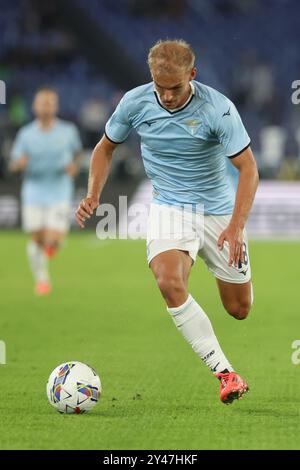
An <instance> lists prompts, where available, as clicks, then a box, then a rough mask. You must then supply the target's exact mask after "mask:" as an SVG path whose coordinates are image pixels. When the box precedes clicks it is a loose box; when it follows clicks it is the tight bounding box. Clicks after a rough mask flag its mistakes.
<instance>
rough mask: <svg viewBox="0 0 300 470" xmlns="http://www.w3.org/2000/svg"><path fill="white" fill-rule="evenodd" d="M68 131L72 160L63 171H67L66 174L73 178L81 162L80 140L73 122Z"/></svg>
mask: <svg viewBox="0 0 300 470" xmlns="http://www.w3.org/2000/svg"><path fill="white" fill-rule="evenodd" d="M70 131H71V133H70V139H71V146H72V153H73V160H72V161H71V162H70V163H69V164H68V165H66V166H65V172H66V173H68V175H69V176H71V177H72V178H75V177H76V176H77V175H78V173H79V171H80V167H81V163H82V142H81V139H80V134H79V131H78V129H77V127H76V126H75V125H74V124H73V125H72V127H71V129H70Z"/></svg>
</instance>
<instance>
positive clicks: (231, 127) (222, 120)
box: [216, 99, 250, 158]
mask: <svg viewBox="0 0 300 470" xmlns="http://www.w3.org/2000/svg"><path fill="white" fill-rule="evenodd" d="M217 112H218V116H217V126H216V134H217V137H218V139H219V142H220V143H221V144H222V145H223V147H224V149H225V153H226V156H227V157H228V158H234V157H237V156H238V155H239V154H240V153H241V152H243V150H245V149H246V148H247V147H249V145H250V137H249V135H248V134H247V131H246V129H245V127H244V124H243V122H242V119H241V117H240V115H239V113H238V111H237V109H236V107H235V105H234V104H233V103H232V102H231V101H230V100H229V99H227V100H226V101H224V103H223V104H222V106H220V107H219V109H218V111H217Z"/></svg>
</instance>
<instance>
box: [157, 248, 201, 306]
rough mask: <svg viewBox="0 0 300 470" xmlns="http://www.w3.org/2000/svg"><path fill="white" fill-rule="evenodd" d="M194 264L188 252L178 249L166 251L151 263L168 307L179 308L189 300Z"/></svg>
mask: <svg viewBox="0 0 300 470" xmlns="http://www.w3.org/2000/svg"><path fill="white" fill-rule="evenodd" d="M192 263H193V260H192V258H191V257H190V256H189V253H188V252H186V251H181V250H176V249H173V250H168V251H164V252H162V253H160V254H159V255H157V256H155V257H154V258H153V259H152V261H151V262H150V268H151V270H152V272H153V274H154V277H155V279H156V282H157V285H158V287H159V289H160V291H161V293H162V295H163V297H164V299H165V301H166V304H167V306H168V307H178V306H179V305H182V304H183V303H184V302H185V301H186V300H187V298H188V278H189V274H190V270H191V266H192Z"/></svg>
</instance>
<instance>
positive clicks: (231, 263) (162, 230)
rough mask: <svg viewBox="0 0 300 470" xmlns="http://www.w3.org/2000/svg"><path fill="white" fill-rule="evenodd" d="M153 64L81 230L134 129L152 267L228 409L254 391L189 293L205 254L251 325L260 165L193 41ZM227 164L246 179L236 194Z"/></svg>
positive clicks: (172, 45)
mask: <svg viewBox="0 0 300 470" xmlns="http://www.w3.org/2000/svg"><path fill="white" fill-rule="evenodd" d="M148 63H149V66H150V71H151V75H152V79H153V82H151V83H148V84H146V85H142V86H140V87H137V88H135V89H133V90H131V91H129V92H128V93H126V94H125V95H124V97H123V98H122V100H121V101H120V103H119V105H118V106H117V108H116V110H115V112H114V113H113V115H112V116H111V118H110V119H109V121H108V122H107V124H106V128H105V130H106V132H105V135H104V136H103V138H102V139H101V141H100V142H99V143H98V144H97V145H96V147H95V149H94V152H93V155H92V160H91V168H90V178H89V187H88V194H87V197H86V198H85V199H83V200H82V201H81V203H80V205H79V208H78V209H77V213H76V215H77V221H78V223H79V225H80V226H81V227H83V226H84V222H85V220H86V218H89V217H90V216H91V214H92V213H93V211H94V210H95V208H96V207H97V206H98V204H99V197H100V195H101V191H102V188H103V186H104V184H105V181H106V179H107V176H108V172H109V168H110V163H111V158H112V154H113V151H114V150H115V148H116V146H117V145H118V144H120V143H122V142H123V141H124V140H125V139H126V138H127V136H128V134H129V133H130V131H131V129H132V128H134V129H136V131H137V132H138V134H139V135H140V137H141V143H142V147H141V148H142V157H143V160H144V165H145V170H146V173H147V175H148V176H149V178H150V179H151V182H152V186H153V196H154V198H153V199H154V200H153V203H152V205H151V209H150V216H149V220H148V234H147V255H148V263H149V265H150V267H151V269H152V272H153V274H154V276H155V278H156V281H157V284H158V287H159V289H160V291H161V293H162V295H163V297H164V299H165V301H166V303H167V310H168V312H169V313H170V314H171V316H172V318H173V320H174V323H175V325H176V326H177V328H178V329H179V330H180V331H181V333H182V334H183V336H184V337H185V339H186V340H187V341H188V342H189V344H190V345H191V346H192V348H193V350H194V351H195V352H196V354H198V356H199V357H200V358H201V359H202V360H203V362H204V363H206V364H207V365H208V367H209V368H210V369H211V370H212V371H213V372H214V373H215V375H216V377H217V378H218V379H219V380H220V399H221V401H222V402H223V403H226V404H228V403H231V402H232V401H233V400H235V399H238V398H240V397H241V396H242V395H243V394H244V393H245V392H247V390H248V385H247V383H246V381H245V380H244V379H242V378H241V377H240V376H239V375H238V374H237V373H236V372H234V370H233V368H232V366H231V364H230V362H229V361H228V359H227V357H226V356H225V355H224V353H223V351H222V349H221V347H220V344H219V342H218V340H217V338H216V336H215V333H214V331H213V328H212V325H211V322H210V320H209V318H208V317H207V315H206V314H205V312H204V311H203V309H202V308H201V307H200V305H199V304H198V303H197V302H196V300H195V299H194V298H193V297H192V296H191V294H189V290H188V278H189V274H190V270H191V266H192V265H193V263H194V262H195V261H196V258H197V255H199V256H200V257H201V258H202V259H203V260H204V261H205V263H206V265H207V267H208V269H209V270H210V271H211V272H212V273H213V275H214V276H215V278H216V281H217V285H218V289H219V293H220V296H221V299H222V302H223V305H224V307H225V309H226V310H227V312H228V313H229V314H230V315H232V316H233V317H234V318H236V319H238V320H242V319H244V318H246V317H247V315H248V313H249V310H250V308H251V304H252V301H253V294H252V284H251V270H250V262H249V253H248V244H247V235H246V232H245V224H246V220H247V218H248V215H249V212H250V209H251V206H252V203H253V199H254V195H255V191H256V188H257V184H258V172H257V168H256V163H255V160H254V157H253V154H252V151H251V149H250V138H249V136H248V134H247V132H246V130H245V128H244V126H243V123H242V121H241V118H240V116H239V114H238V112H237V110H236V108H235V106H234V104H233V103H232V102H231V101H230V100H229V99H228V98H226V97H225V96H224V95H222V94H221V93H219V92H218V91H216V90H214V89H212V88H210V87H208V86H206V85H203V84H202V83H199V82H197V81H195V80H194V79H195V77H196V68H195V65H194V63H195V55H194V52H193V50H192V49H191V48H190V46H189V45H188V44H187V43H186V42H185V41H159V42H158V43H157V44H156V45H154V46H153V47H152V48H151V50H150V52H149V56H148ZM226 158H229V159H230V161H231V163H232V164H233V165H234V166H235V167H236V168H237V170H238V171H239V183H238V189H237V193H236V195H235V192H234V189H233V186H232V184H231V181H230V177H229V176H228V173H227V170H226ZM188 204H189V205H191V204H192V206H193V207H192V209H194V208H196V207H195V206H199V205H200V206H201V207H204V216H202V218H200V219H198V220H202V222H203V227H200V226H199V225H198V222H197V218H196V219H195V218H194V219H193V218H191V212H190V211H185V210H184V206H186V205H188ZM196 209H197V208H196ZM165 220H169V221H172V220H173V221H175V223H176V224H175V225H176V226H177V227H182V226H185V232H184V233H182V236H181V238H178V237H176V235H177V232H176V230H174V228H173V231H172V223H170V224H169V226H168V227H167V228H166V226H167V225H168V224H166V225H165V227H163V224H164V221H165ZM173 227H174V225H173ZM157 228H158V229H159V230H155V229H157ZM186 229H187V230H186ZM202 229H203V230H202ZM155 232H156V233H158V234H159V236H158V237H155V236H153V233H155ZM160 234H161V235H160Z"/></svg>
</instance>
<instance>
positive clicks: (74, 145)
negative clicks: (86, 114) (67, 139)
mask: <svg viewBox="0 0 300 470" xmlns="http://www.w3.org/2000/svg"><path fill="white" fill-rule="evenodd" d="M71 149H72V153H73V154H75V153H79V152H81V150H82V143H81V138H80V134H79V131H78V129H77V127H76V126H75V125H72V127H71Z"/></svg>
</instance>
